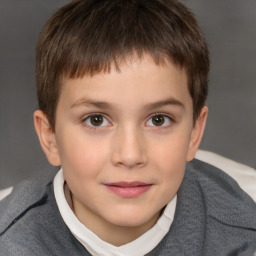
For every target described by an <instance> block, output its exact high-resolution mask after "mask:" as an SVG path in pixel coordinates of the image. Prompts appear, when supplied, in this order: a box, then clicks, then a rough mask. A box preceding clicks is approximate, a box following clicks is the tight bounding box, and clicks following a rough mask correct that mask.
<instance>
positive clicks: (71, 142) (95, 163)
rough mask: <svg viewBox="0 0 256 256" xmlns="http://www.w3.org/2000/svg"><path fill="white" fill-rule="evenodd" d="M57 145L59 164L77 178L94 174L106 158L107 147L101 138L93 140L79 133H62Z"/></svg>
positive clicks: (98, 170)
mask: <svg viewBox="0 0 256 256" xmlns="http://www.w3.org/2000/svg"><path fill="white" fill-rule="evenodd" d="M60 141H61V143H60V145H59V152H60V159H61V165H62V168H63V170H64V172H72V175H75V176H77V178H79V177H82V176H84V175H86V176H87V177H90V176H92V177H93V176H95V175H97V174H98V172H100V170H101V169H102V167H103V166H104V164H105V163H106V160H107V158H108V152H107V150H106V149H108V148H109V147H108V146H107V145H106V144H107V142H106V141H103V140H93V139H92V138H89V137H88V136H85V135H79V133H76V134H74V135H73V136H70V135H69V136H65V135H63V136H62V138H61V140H60Z"/></svg>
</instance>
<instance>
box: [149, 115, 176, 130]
mask: <svg viewBox="0 0 256 256" xmlns="http://www.w3.org/2000/svg"><path fill="white" fill-rule="evenodd" d="M171 123H172V118H171V117H169V116H167V115H162V114H156V115H153V116H152V117H151V118H150V119H149V120H148V121H147V123H146V124H147V126H150V127H157V126H158V127H166V126H169V125H170V124H171Z"/></svg>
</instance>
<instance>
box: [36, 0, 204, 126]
mask: <svg viewBox="0 0 256 256" xmlns="http://www.w3.org/2000/svg"><path fill="white" fill-rule="evenodd" d="M144 53H148V54H150V55H151V56H152V57H153V59H154V61H155V62H156V63H157V64H159V63H164V62H165V61H166V60H169V61H171V62H172V63H174V64H176V65H178V66H180V67H182V68H185V70H186V72H187V77H188V89H189V92H190V95H191V97H192V99H193V113H194V116H193V118H194V121H195V120H196V118H197V117H198V115H199V114H200V110H201V108H202V107H203V106H204V105H205V101H206V97H207V92H208V72H209V53H208V48H207V44H206V41H205V39H204V37H203V35H202V34H201V32H200V30H199V27H198V24H197V21H196V19H195V18H194V16H193V14H192V13H191V12H190V11H189V10H188V9H187V8H186V7H185V6H184V5H183V4H181V3H180V2H178V1H176V0H76V1H72V2H71V3H69V4H67V5H66V6H64V7H62V8H61V9H59V10H58V11H57V12H56V13H55V14H54V15H53V16H52V17H51V18H50V19H49V21H48V22H47V23H46V25H45V27H44V29H43V31H42V33H41V36H40V38H39V41H38V45H37V58H36V81H37V96H38V103H39V108H40V109H41V110H42V111H44V113H45V114H46V115H47V117H48V119H49V122H50V124H51V126H52V128H53V129H54V126H55V112H56V107H57V103H58V99H59V96H60V90H61V80H62V78H64V77H66V78H79V77H82V76H84V75H91V76H92V75H94V74H97V73H100V72H109V71H110V69H111V66H112V65H113V64H114V66H115V67H116V69H117V70H119V67H118V63H120V61H122V60H125V58H126V57H127V56H130V55H136V56H138V57H141V56H142V55H143V54H144Z"/></svg>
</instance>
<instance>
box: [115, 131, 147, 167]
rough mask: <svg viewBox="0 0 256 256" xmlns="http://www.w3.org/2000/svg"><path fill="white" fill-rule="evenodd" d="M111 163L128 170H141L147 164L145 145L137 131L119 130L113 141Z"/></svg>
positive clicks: (141, 135)
mask: <svg viewBox="0 0 256 256" xmlns="http://www.w3.org/2000/svg"><path fill="white" fill-rule="evenodd" d="M112 145H113V147H112V149H113V151H112V163H113V165H115V166H119V167H125V168H128V169H132V168H141V167H143V166H145V165H146V164H147V154H146V145H145V141H144V138H143V134H142V133H141V132H140V130H139V129H136V128H135V127H134V128H131V127H130V128H129V127H126V128H123V129H119V130H118V131H117V132H116V134H115V137H114V139H113V144H112Z"/></svg>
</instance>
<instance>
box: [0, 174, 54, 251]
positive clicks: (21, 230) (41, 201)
mask: <svg viewBox="0 0 256 256" xmlns="http://www.w3.org/2000/svg"><path fill="white" fill-rule="evenodd" d="M52 178H53V175H50V176H49V177H47V179H45V178H42V177H38V178H37V179H31V180H25V181H22V182H20V183H19V184H17V185H15V186H14V188H13V190H12V192H11V194H9V195H8V196H7V197H5V198H4V199H3V200H1V201H0V247H1V252H0V255H1V256H2V255H26V253H27V251H26V252H25V251H24V252H23V251H22V250H23V249H24V250H25V247H23V246H21V245H20V244H19V243H24V241H26V240H27V239H28V240H31V241H30V243H29V244H30V245H29V246H27V248H28V247H31V248H32V247H33V244H35V243H36V240H37V239H38V238H37V236H36V235H35V234H36V232H37V233H38V234H40V233H42V232H41V231H43V229H44V227H43V225H42V223H43V222H42V220H41V214H40V212H44V211H46V208H47V207H49V206H48V204H49V199H50V197H51V191H52V188H51V186H52ZM39 230H40V231H39ZM39 236H40V235H39ZM39 236H38V237H39ZM31 237H33V238H32V239H30V238H31ZM17 248H19V251H17ZM15 250H16V251H17V252H15ZM3 252H5V254H3ZM27 255H30V254H27ZM34 255H37V254H36V253H34Z"/></svg>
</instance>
